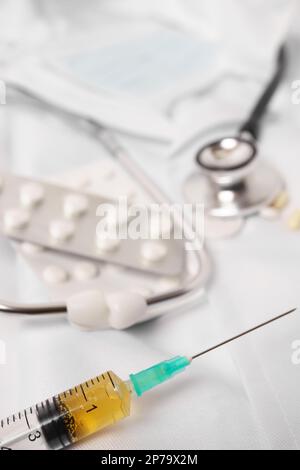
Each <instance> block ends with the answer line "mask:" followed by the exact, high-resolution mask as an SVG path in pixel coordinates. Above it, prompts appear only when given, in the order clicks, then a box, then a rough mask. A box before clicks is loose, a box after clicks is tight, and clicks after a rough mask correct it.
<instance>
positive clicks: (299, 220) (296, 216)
mask: <svg viewBox="0 0 300 470" xmlns="http://www.w3.org/2000/svg"><path fill="white" fill-rule="evenodd" d="M288 226H289V228H290V230H295V231H296V230H300V210H299V209H297V210H295V211H294V212H293V213H292V214H291V216H290V217H289V219H288Z"/></svg>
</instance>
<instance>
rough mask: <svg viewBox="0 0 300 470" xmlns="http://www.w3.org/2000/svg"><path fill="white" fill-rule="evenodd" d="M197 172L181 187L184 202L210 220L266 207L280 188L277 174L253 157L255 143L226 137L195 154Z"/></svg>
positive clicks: (253, 212) (269, 166)
mask: <svg viewBox="0 0 300 470" xmlns="http://www.w3.org/2000/svg"><path fill="white" fill-rule="evenodd" d="M196 162H197V165H198V166H199V167H200V171H199V170H198V171H197V172H195V173H193V174H192V175H191V176H190V177H189V178H188V179H187V181H186V183H185V185H184V194H185V198H186V200H187V201H189V202H190V203H193V204H202V205H203V206H204V209H205V212H206V214H207V215H209V216H213V217H223V218H224V217H247V216H250V215H253V214H255V213H257V212H259V211H260V210H261V209H262V208H264V207H266V206H267V205H269V204H270V203H271V202H272V201H273V200H274V199H275V198H276V196H277V195H278V194H279V193H280V192H281V190H282V189H283V188H284V181H283V179H282V178H281V176H280V175H279V173H278V172H277V171H276V170H275V169H274V168H273V167H272V166H271V165H269V164H268V163H266V162H264V161H261V160H260V159H259V158H258V157H257V148H256V143H255V141H252V140H251V139H246V138H243V137H242V136H238V137H229V138H228V137H227V138H224V139H220V140H218V141H216V142H213V143H211V144H209V145H206V146H205V147H204V148H202V149H201V150H200V151H199V152H198V153H197V155H196Z"/></svg>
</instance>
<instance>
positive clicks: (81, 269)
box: [73, 261, 99, 281]
mask: <svg viewBox="0 0 300 470" xmlns="http://www.w3.org/2000/svg"><path fill="white" fill-rule="evenodd" d="M98 273H99V270H98V267H97V266H96V265H95V264H93V263H89V262H86V261H83V262H82V263H78V264H76V266H75V268H74V271H73V275H74V278H75V279H77V280H78V281H88V280H90V279H94V278H95V277H97V275H98Z"/></svg>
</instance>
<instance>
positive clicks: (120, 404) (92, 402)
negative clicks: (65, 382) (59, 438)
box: [56, 372, 131, 443]
mask: <svg viewBox="0 0 300 470" xmlns="http://www.w3.org/2000/svg"><path fill="white" fill-rule="evenodd" d="M56 401H57V406H58V409H59V412H60V413H61V417H62V419H63V423H64V427H65V430H66V431H67V433H68V436H69V439H70V440H71V443H75V442H77V441H80V440H81V439H83V438H85V437H87V436H89V435H91V434H94V433H95V432H97V431H99V430H101V429H103V428H105V427H107V426H110V425H111V424H114V423H116V422H117V421H120V420H122V419H124V418H126V417H127V416H129V415H130V404H131V393H130V390H129V387H128V386H127V384H126V383H125V382H123V381H122V380H121V379H120V378H119V377H117V376H116V375H115V374H114V373H113V372H107V373H105V374H102V375H101V376H98V377H96V378H95V379H92V380H89V381H88V382H85V383H83V384H81V385H79V386H77V387H75V388H73V389H71V390H69V391H68V392H65V393H61V394H60V395H58V396H57V397H56Z"/></svg>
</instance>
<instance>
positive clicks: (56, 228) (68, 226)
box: [49, 220, 75, 242]
mask: <svg viewBox="0 0 300 470" xmlns="http://www.w3.org/2000/svg"><path fill="white" fill-rule="evenodd" d="M49 230H50V235H51V237H52V238H53V239H54V240H56V241H58V242H64V241H66V240H69V239H70V238H71V237H72V236H73V235H74V233H75V225H74V223H73V222H72V221H71V220H54V221H53V222H51V223H50V229H49Z"/></svg>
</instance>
